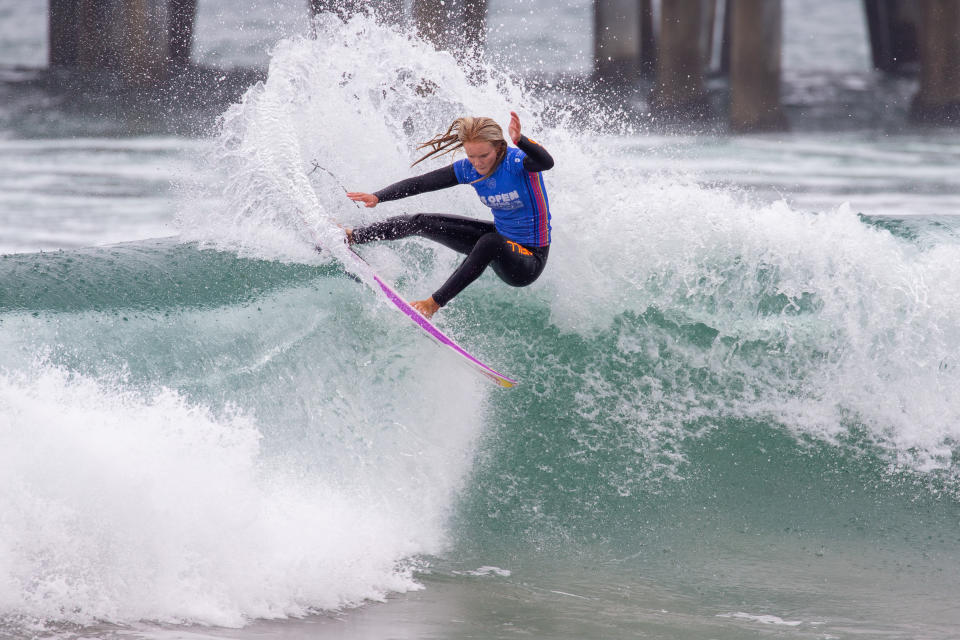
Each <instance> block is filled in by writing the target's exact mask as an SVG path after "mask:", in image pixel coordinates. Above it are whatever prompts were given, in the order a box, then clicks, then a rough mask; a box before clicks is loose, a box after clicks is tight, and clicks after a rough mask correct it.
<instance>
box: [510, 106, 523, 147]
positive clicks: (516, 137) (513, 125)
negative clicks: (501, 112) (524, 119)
mask: <svg viewBox="0 0 960 640" xmlns="http://www.w3.org/2000/svg"><path fill="white" fill-rule="evenodd" d="M507 131H509V132H510V139H511V140H513V144H517V143H518V142H520V116H518V115H517V112H516V111H511V112H510V126H509V127H507Z"/></svg>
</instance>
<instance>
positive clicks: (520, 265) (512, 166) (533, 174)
mask: <svg viewBox="0 0 960 640" xmlns="http://www.w3.org/2000/svg"><path fill="white" fill-rule="evenodd" d="M509 132H510V138H511V139H512V140H513V143H514V144H515V145H517V146H516V147H510V146H508V145H507V141H506V140H504V138H503V129H501V128H500V125H498V124H497V123H496V122H494V121H493V120H491V119H490V118H457V119H456V120H454V122H453V124H451V125H450V128H448V129H447V132H446V133H441V134H439V135H437V136H434V138H433V139H431V140H429V141H427V142H424V143H423V144H422V145H420V146H419V147H417V149H418V150H419V149H425V148H428V147H429V148H430V149H431V150H430V151H428V152H427V153H426V154H425V155H424V156H423V157H422V158H420V159H419V160H417V162H414V163H413V164H414V165H416V164H417V163H419V162H422V161H423V160H426V159H427V158H429V157H431V156H433V155H443V154H445V153H450V152H452V151H456V150H457V149H460V148H463V150H464V151H465V152H466V154H467V157H466V159H464V160H457V161H456V162H454V163H453V164H452V165H449V166H447V167H444V168H442V169H437V170H436V171H431V172H429V173H425V174H423V175H419V176H416V177H414V178H408V179H406V180H401V181H400V182H397V183H395V184H392V185H390V186H388V187H384V188H383V189H381V190H380V191H377V192H376V193H361V192H350V193H347V197H348V198H350V199H351V200H353V201H354V202H362V203H363V204H365V205H366V206H367V207H375V206H377V203H379V202H387V201H389V200H398V199H400V198H406V197H408V196H413V195H417V194H419V193H426V192H428V191H436V190H437V189H445V188H447V187H452V186H454V185H457V184H469V185H471V186H473V188H474V189H476V191H477V195H479V196H480V200H481V201H482V202H483V203H484V204H485V205H486V206H488V207H490V210H491V211H492V212H493V222H485V221H482V220H477V219H475V218H466V217H463V216H453V215H446V214H438V213H418V214H416V215H410V216H396V217H393V218H387V219H386V220H383V221H382V222H375V223H374V224H371V225H369V226H366V227H359V228H357V229H353V230H350V229H348V230H347V240H348V242H350V243H351V244H365V243H367V242H374V241H377V240H397V239H399V238H405V237H407V236H411V235H418V236H422V237H424V238H428V239H430V240H433V241H434V242H439V243H440V244H442V245H444V246H446V247H449V248H450V249H453V250H454V251H457V252H459V253H463V254H466V256H467V257H466V258H465V259H464V261H463V262H462V263H460V266H458V267H457V269H456V271H454V272H453V274H452V275H451V276H450V277H449V278H448V279H447V281H446V282H445V283H443V285H442V286H441V287H440V288H439V289H437V290H436V291H435V292H434V293H433V295H432V296H430V297H429V298H427V299H426V300H417V301H416V302H413V303H411V304H412V305H413V307H414V308H415V309H416V310H417V311H419V312H420V313H421V314H423V315H424V316H426V317H427V318H429V317H430V316H432V315H433V314H434V313H436V312H437V310H438V309H440V307H442V306H444V305H445V304H447V303H448V302H449V301H450V300H451V299H452V298H453V297H454V296H455V295H457V294H458V293H460V292H461V291H463V289H464V288H465V287H466V286H467V285H469V284H470V283H471V282H473V281H474V280H476V279H477V278H478V277H480V274H481V273H483V271H484V269H486V268H487V265H489V266H491V267H493V271H494V273H496V274H497V275H498V276H499V277H500V279H501V280H503V281H504V282H506V283H507V284H509V285H511V286H514V287H525V286H527V285H528V284H530V283H532V282H533V281H534V280H536V279H537V278H538V277H539V276H540V273H541V272H543V268H544V267H545V266H546V264H547V254H548V253H549V251H550V209H549V206H548V204H547V191H546V188H545V187H544V184H543V177H542V176H541V174H540V172H541V171H546V170H547V169H550V168H551V167H553V158H551V157H550V154H549V153H547V151H546V150H545V149H544V148H543V147H541V146H540V145H538V144H537V143H536V142H534V141H532V140H530V139H528V138H527V137H526V136H523V135H521V134H520V118H519V116H517V114H516V113H514V112H513V111H511V112H510V126H509Z"/></svg>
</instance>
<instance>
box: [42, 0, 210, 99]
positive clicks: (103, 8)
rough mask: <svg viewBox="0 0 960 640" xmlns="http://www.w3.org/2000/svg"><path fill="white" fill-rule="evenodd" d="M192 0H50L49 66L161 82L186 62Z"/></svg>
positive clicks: (145, 82) (140, 81)
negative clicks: (110, 73) (96, 70)
mask: <svg viewBox="0 0 960 640" xmlns="http://www.w3.org/2000/svg"><path fill="white" fill-rule="evenodd" d="M195 13H196V0H50V9H49V30H50V57H49V60H50V66H52V67H59V66H67V67H80V68H85V69H103V70H109V71H115V72H117V73H118V74H119V75H120V77H121V78H122V79H124V80H125V81H126V82H128V83H129V84H140V85H149V84H156V83H159V82H163V81H165V80H166V79H167V78H168V77H169V76H170V74H171V71H172V69H173V68H174V67H176V66H183V65H186V64H188V63H189V59H190V44H191V41H192V36H193V21H194V15H195Z"/></svg>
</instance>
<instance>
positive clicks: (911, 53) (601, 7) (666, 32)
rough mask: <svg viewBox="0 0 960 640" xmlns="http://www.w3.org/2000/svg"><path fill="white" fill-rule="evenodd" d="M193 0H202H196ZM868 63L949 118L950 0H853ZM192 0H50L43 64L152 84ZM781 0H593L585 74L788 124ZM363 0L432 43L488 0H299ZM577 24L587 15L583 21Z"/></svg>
mask: <svg viewBox="0 0 960 640" xmlns="http://www.w3.org/2000/svg"><path fill="white" fill-rule="evenodd" d="M199 1H200V2H202V1H203V0H199ZM862 1H863V7H864V15H865V19H866V22H867V34H868V37H869V39H870V50H871V54H872V61H873V66H874V67H875V68H876V69H877V70H878V72H881V73H886V74H897V75H910V76H915V77H916V78H917V85H918V86H917V91H916V94H915V95H914V99H913V104H912V108H911V117H912V119H913V120H914V121H917V122H923V123H930V124H938V125H957V124H960V2H958V1H957V0H862ZM197 2H198V0H49V10H48V18H49V36H50V38H49V41H50V47H49V51H50V53H49V63H50V66H51V67H56V68H61V69H71V68H75V69H78V70H90V69H104V70H110V71H113V72H115V73H116V74H117V75H118V77H119V78H122V80H123V81H125V82H127V83H128V84H130V85H135V86H137V85H148V86H149V85H158V84H162V83H164V82H167V81H168V80H169V79H170V78H171V76H173V75H175V74H176V73H177V72H178V70H180V69H183V68H185V67H186V66H188V65H189V60H190V49H191V45H192V40H193V25H194V22H195V19H196V11H197ZM782 3H783V0H594V2H593V11H592V12H591V14H590V16H589V17H588V20H591V21H592V25H589V26H590V27H592V30H593V34H594V37H593V41H594V46H593V52H594V56H593V57H594V68H593V74H592V79H593V80H594V81H595V82H598V83H604V84H606V85H612V86H621V87H630V86H636V85H637V84H638V83H641V82H643V83H648V84H650V86H651V87H652V89H651V91H650V95H649V104H650V109H651V111H652V112H654V113H655V114H657V115H658V116H660V117H661V119H662V120H666V121H674V122H697V121H703V120H706V119H709V118H711V117H714V116H715V114H712V113H711V104H710V101H709V100H708V94H707V90H706V79H707V78H708V77H721V78H724V79H725V80H726V81H727V83H728V86H729V92H728V93H729V103H728V105H727V109H725V112H726V113H727V114H728V115H727V117H728V121H729V127H730V129H731V130H732V131H734V132H756V131H775V130H780V129H784V128H786V127H787V126H788V123H787V119H786V117H785V116H784V113H783V109H782V105H781V100H780V83H781V55H782V54H781V50H782V46H781V44H782V40H783V38H782V34H783V30H784V29H785V28H789V25H784V20H783V6H782ZM367 10H370V11H373V12H374V14H375V15H376V16H377V17H378V18H379V19H382V20H384V21H390V22H395V23H400V22H404V21H407V22H410V23H412V24H413V25H415V27H416V28H417V30H418V31H419V32H420V34H421V35H422V36H423V37H424V38H425V39H427V40H428V41H430V42H431V43H432V44H433V45H434V46H436V47H438V48H441V49H450V50H455V51H458V52H461V53H468V52H471V51H475V50H482V48H483V46H484V40H485V38H484V36H485V33H486V13H487V0H445V2H443V3H441V2H439V1H438V0H412V3H405V2H404V1H403V0H304V15H305V17H306V16H316V15H318V14H320V13H326V12H333V13H335V14H336V15H338V16H340V17H341V18H344V19H346V18H348V17H349V16H350V15H352V14H353V13H355V12H357V11H367ZM585 28H586V25H585Z"/></svg>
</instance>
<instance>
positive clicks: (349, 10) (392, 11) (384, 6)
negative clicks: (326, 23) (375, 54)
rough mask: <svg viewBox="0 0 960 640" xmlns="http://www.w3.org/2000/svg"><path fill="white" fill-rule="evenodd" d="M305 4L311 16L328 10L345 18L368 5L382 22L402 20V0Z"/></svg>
mask: <svg viewBox="0 0 960 640" xmlns="http://www.w3.org/2000/svg"><path fill="white" fill-rule="evenodd" d="M307 6H308V7H309V9H310V16H311V17H313V16H316V15H318V14H320V13H328V12H330V13H335V14H337V15H338V16H340V18H341V19H343V20H347V19H349V18H350V16H352V15H353V14H355V13H359V12H361V11H365V10H366V9H367V8H368V7H369V8H371V9H372V10H373V12H374V15H376V16H377V18H378V19H380V20H383V21H384V22H391V23H399V22H401V21H402V20H403V0H307Z"/></svg>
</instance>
